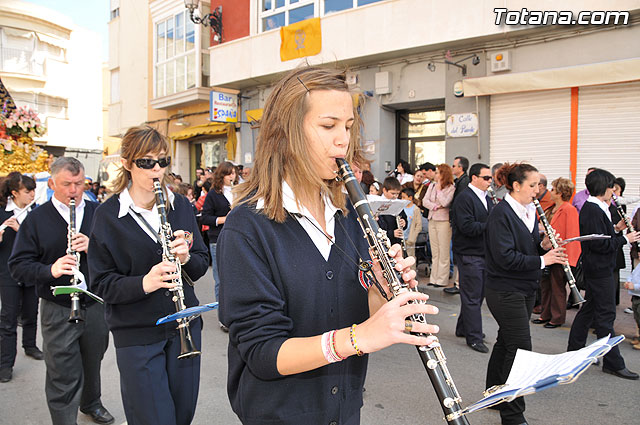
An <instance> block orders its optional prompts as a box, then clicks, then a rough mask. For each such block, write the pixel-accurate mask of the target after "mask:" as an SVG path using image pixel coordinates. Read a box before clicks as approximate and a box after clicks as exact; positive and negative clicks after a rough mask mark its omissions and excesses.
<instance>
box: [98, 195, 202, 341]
mask: <svg viewBox="0 0 640 425" xmlns="http://www.w3.org/2000/svg"><path fill="white" fill-rule="evenodd" d="M173 205H174V207H173V208H169V211H168V213H167V219H168V220H169V223H171V229H172V230H173V231H176V230H187V231H189V232H191V233H192V234H193V246H192V247H191V250H190V253H191V259H190V260H189V262H188V263H187V264H185V265H184V266H182V269H183V270H184V271H185V272H187V273H188V274H189V276H190V277H191V279H193V280H194V281H196V280H197V279H199V278H200V277H201V276H202V275H204V274H205V272H206V271H207V267H208V263H209V261H208V258H207V248H206V247H205V246H204V242H202V237H201V236H200V232H199V231H198V225H197V224H196V218H195V216H194V215H193V212H192V208H191V204H190V203H189V201H187V199H186V198H185V197H184V196H182V195H178V194H176V196H175V199H174V202H173ZM119 209H120V200H119V197H118V196H117V195H114V196H112V197H110V198H109V199H108V200H107V201H105V202H104V203H103V204H101V205H100V207H99V208H98V209H97V211H96V214H95V221H94V226H93V230H92V232H91V240H90V243H89V273H90V275H91V291H92V292H95V293H96V294H97V295H99V296H101V297H102V298H103V299H104V302H105V317H106V320H107V324H108V325H109V329H110V330H111V332H112V333H113V340H114V343H115V345H116V347H118V348H120V347H128V346H132V345H146V344H153V343H156V342H160V341H162V340H164V339H168V338H171V337H173V335H175V333H176V324H175V323H167V324H164V325H160V326H156V320H158V319H159V318H161V317H164V316H166V315H168V314H172V313H175V312H176V309H175V305H174V303H173V301H172V300H171V298H172V295H173V294H172V292H170V291H168V290H166V289H162V288H161V289H158V290H156V291H154V292H151V293H149V294H145V293H144V290H143V289H142V278H143V277H144V276H145V275H146V274H147V273H148V272H149V270H150V269H151V267H153V266H154V265H156V264H158V263H160V262H161V261H162V246H161V245H160V243H159V242H155V241H154V240H152V239H151V238H150V237H149V235H147V233H146V232H145V231H144V230H142V228H141V227H140V226H139V225H138V223H137V222H136V221H135V220H134V218H133V217H132V216H131V214H127V215H126V216H124V217H122V218H118V211H119ZM183 286H184V294H185V304H186V306H187V307H192V306H195V305H198V299H197V298H196V295H195V293H194V290H193V287H191V286H189V285H188V284H187V283H186V282H184V285H183Z"/></svg>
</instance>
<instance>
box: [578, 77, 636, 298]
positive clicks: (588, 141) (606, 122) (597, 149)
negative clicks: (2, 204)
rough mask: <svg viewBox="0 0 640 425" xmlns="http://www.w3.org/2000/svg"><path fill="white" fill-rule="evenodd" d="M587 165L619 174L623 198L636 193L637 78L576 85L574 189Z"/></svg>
mask: <svg viewBox="0 0 640 425" xmlns="http://www.w3.org/2000/svg"><path fill="white" fill-rule="evenodd" d="M589 167H599V168H604V169H605V170H608V171H610V172H611V173H613V174H614V175H615V176H619V177H623V178H624V179H625V181H626V183H627V187H626V189H625V191H624V196H625V197H626V198H638V197H639V196H640V81H636V82H631V83H623V84H611V85H606V86H595V87H581V88H580V90H579V94H578V171H577V182H576V183H577V186H578V188H577V189H578V190H582V189H584V176H585V174H586V172H587V168H589ZM637 205H638V203H637V202H636V203H634V204H631V205H628V206H627V211H628V214H629V215H631V214H632V213H633V210H634V209H635V207H636V206H637ZM624 252H625V260H626V262H627V269H626V270H625V271H621V272H620V275H621V277H626V276H627V275H628V273H629V272H630V270H631V267H630V264H629V263H630V261H629V246H628V245H625V247H624ZM625 297H626V295H625ZM622 299H625V298H624V297H623V298H622Z"/></svg>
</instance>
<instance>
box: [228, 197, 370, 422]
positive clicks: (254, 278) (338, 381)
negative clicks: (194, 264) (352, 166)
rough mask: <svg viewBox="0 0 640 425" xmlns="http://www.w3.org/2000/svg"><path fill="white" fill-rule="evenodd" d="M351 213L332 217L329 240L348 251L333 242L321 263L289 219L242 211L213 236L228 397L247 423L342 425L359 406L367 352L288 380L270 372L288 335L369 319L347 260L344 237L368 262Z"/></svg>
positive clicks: (360, 288) (235, 211) (350, 250)
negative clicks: (226, 328)
mask: <svg viewBox="0 0 640 425" xmlns="http://www.w3.org/2000/svg"><path fill="white" fill-rule="evenodd" d="M355 216H356V214H355V212H353V211H351V212H350V213H349V214H348V215H347V216H346V217H345V216H343V214H342V213H341V212H337V213H336V220H337V223H336V226H335V236H336V238H335V239H336V244H337V245H338V246H339V247H340V248H341V249H342V250H344V251H346V253H347V255H345V254H343V253H342V252H341V251H340V250H338V249H337V248H336V247H335V246H333V247H332V248H331V253H330V255H329V259H328V261H325V259H324V258H323V257H322V255H321V254H320V252H319V251H318V249H317V248H316V246H315V245H314V244H313V242H312V241H311V239H310V238H309V235H308V234H307V233H306V232H305V230H304V229H303V228H302V226H301V225H300V223H299V222H298V221H297V220H296V219H295V218H293V217H291V216H289V217H287V219H286V221H285V222H284V223H276V222H275V221H272V220H269V219H268V218H267V217H266V216H265V215H264V214H262V213H260V212H258V211H256V209H255V208H254V207H251V206H247V205H240V206H238V207H236V208H234V209H233V210H232V211H231V213H230V214H229V216H228V217H227V221H226V223H225V225H224V228H223V230H222V232H221V234H220V238H219V239H218V251H217V255H218V264H219V267H220V300H221V303H220V311H219V312H220V318H221V321H222V323H224V324H226V325H227V326H229V353H228V354H229V359H228V360H229V375H228V382H227V390H228V394H229V399H230V401H231V406H232V408H233V410H234V412H236V414H237V415H238V416H239V417H240V419H241V420H242V422H243V423H244V424H245V425H246V424H271V425H272V424H276V423H277V424H291V425H299V424H328V423H330V422H331V421H337V423H344V422H345V421H346V420H347V419H348V418H351V417H352V416H353V415H354V414H356V413H357V412H358V411H359V409H360V407H361V406H362V388H363V385H364V379H365V373H366V367H367V356H363V357H357V356H351V357H349V358H348V359H347V360H344V361H342V362H338V363H333V364H330V365H327V366H324V367H320V368H317V369H314V370H311V371H308V372H304V373H299V374H296V375H292V376H282V375H280V373H279V372H278V369H277V366H276V359H277V355H278V351H279V350H280V346H281V345H282V343H283V342H284V341H285V340H287V339H288V338H293V337H309V336H314V335H320V334H322V333H324V332H326V331H329V330H331V329H338V328H344V327H348V326H351V325H352V324H353V323H361V322H363V321H364V320H366V319H367V318H368V317H369V307H368V298H367V291H366V289H365V288H364V287H363V286H361V285H360V283H359V282H358V279H357V274H358V269H357V266H356V264H353V263H352V261H351V260H350V259H349V258H348V257H350V258H352V259H354V260H357V259H358V258H359V256H358V253H356V252H355V250H354V247H353V245H352V243H351V242H350V241H349V240H348V239H349V238H350V239H351V240H352V241H353V243H354V244H355V245H356V246H357V247H358V251H359V252H360V254H362V255H363V256H365V255H366V257H365V259H368V248H367V246H366V242H365V239H364V238H363V235H362V230H361V229H360V226H359V225H358V223H357V221H356V220H355ZM345 230H346V233H347V234H348V235H349V236H348V238H347V236H346V234H345ZM347 256H348V257H347Z"/></svg>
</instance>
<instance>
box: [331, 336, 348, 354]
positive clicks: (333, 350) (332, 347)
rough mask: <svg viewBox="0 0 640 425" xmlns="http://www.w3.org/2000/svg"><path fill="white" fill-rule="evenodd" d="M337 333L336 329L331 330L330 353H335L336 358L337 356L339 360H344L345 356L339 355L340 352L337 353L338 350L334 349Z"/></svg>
mask: <svg viewBox="0 0 640 425" xmlns="http://www.w3.org/2000/svg"><path fill="white" fill-rule="evenodd" d="M337 333H338V331H331V339H330V341H331V353H332V354H333V355H335V356H336V357H337V358H339V359H340V360H344V359H346V357H343V356H341V355H340V353H338V350H337V349H336V334H337Z"/></svg>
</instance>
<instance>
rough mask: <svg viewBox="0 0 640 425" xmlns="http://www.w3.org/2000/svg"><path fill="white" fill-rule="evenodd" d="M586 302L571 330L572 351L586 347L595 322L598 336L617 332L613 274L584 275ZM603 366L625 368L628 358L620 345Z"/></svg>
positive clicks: (605, 358)
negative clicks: (615, 327)
mask: <svg viewBox="0 0 640 425" xmlns="http://www.w3.org/2000/svg"><path fill="white" fill-rule="evenodd" d="M584 283H585V287H586V292H585V299H586V302H585V303H584V304H583V305H582V307H580V311H578V314H576V317H575V319H573V324H572V325H571V332H570V333H569V346H568V348H567V349H568V350H569V351H574V350H579V349H581V348H583V347H584V346H585V344H586V342H587V335H588V334H589V328H590V327H591V326H593V328H594V329H595V330H596V336H597V337H598V338H604V337H605V336H607V335H609V334H611V336H615V331H614V330H613V322H615V320H616V288H615V287H616V286H619V283H618V282H614V280H613V275H612V276H610V277H608V278H596V279H590V278H589V276H585V277H584ZM602 366H603V367H605V368H606V369H609V370H614V371H615V370H620V369H624V368H625V364H624V359H623V358H622V356H621V355H620V349H619V348H618V346H617V345H616V346H615V347H613V348H612V349H611V350H610V351H609V352H608V353H607V354H606V355H605V356H604V358H603V361H602Z"/></svg>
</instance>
